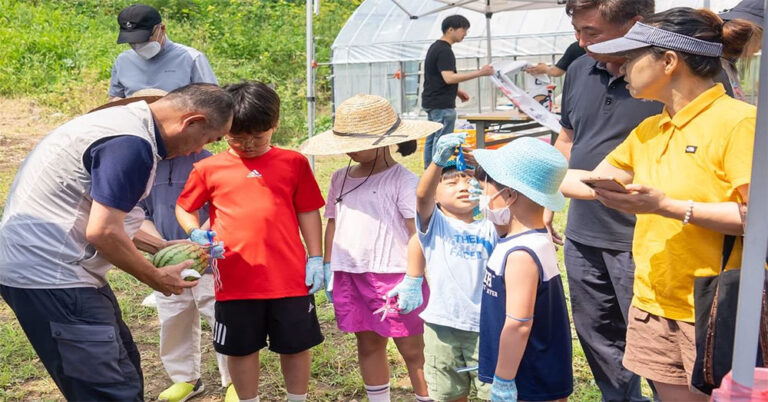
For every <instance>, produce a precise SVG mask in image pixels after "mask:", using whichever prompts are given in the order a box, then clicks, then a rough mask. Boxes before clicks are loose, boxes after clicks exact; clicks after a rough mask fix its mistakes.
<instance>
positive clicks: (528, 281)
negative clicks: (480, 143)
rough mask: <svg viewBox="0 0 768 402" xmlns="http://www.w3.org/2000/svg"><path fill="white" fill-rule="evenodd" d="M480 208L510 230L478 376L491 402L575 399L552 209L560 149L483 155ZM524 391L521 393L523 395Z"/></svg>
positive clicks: (489, 306)
mask: <svg viewBox="0 0 768 402" xmlns="http://www.w3.org/2000/svg"><path fill="white" fill-rule="evenodd" d="M474 157H475V160H476V161H477V163H478V165H479V167H478V169H477V171H476V172H475V177H476V178H477V180H479V182H480V186H481V188H482V195H481V196H480V208H481V209H482V210H483V212H484V213H485V216H486V217H487V218H488V219H489V220H491V221H492V222H493V223H495V224H496V225H498V226H506V228H507V230H506V235H505V236H502V237H501V238H500V239H499V241H498V243H497V244H496V248H495V249H494V250H493V254H491V257H490V259H489V260H488V264H487V266H486V269H485V277H484V279H483V299H482V302H481V312H480V359H479V365H480V366H479V373H478V377H479V378H480V380H481V381H483V382H488V383H493V384H492V387H491V401H516V400H517V398H518V392H519V397H520V399H521V400H526V401H543V400H558V399H563V398H567V397H568V395H570V394H571V393H572V392H573V369H572V363H571V352H572V350H571V328H570V324H569V322H568V310H567V308H566V303H565V294H564V293H563V284H562V281H561V279H560V269H559V267H558V262H557V254H556V252H555V246H554V244H553V243H552V240H551V238H550V236H549V234H548V232H547V229H546V227H545V226H544V222H543V213H544V208H548V209H550V210H553V211H559V210H561V209H563V207H564V206H565V198H564V197H563V195H562V194H560V192H559V190H558V189H559V187H560V183H561V182H562V181H563V178H564V177H565V174H566V172H567V170H568V162H567V161H566V160H565V158H564V157H563V155H562V154H561V153H560V152H558V151H557V150H556V149H555V148H554V147H552V146H550V145H548V144H546V143H544V142H542V141H540V140H537V139H533V138H521V139H518V140H515V141H513V142H512V143H510V144H507V145H505V146H503V147H501V148H499V149H498V150H482V149H481V150H476V151H474ZM518 390H519V391H518Z"/></svg>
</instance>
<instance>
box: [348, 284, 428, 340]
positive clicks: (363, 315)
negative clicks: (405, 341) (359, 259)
mask: <svg viewBox="0 0 768 402" xmlns="http://www.w3.org/2000/svg"><path fill="white" fill-rule="evenodd" d="M404 276H405V274H375V273H371V272H366V273H363V274H352V273H349V272H342V271H335V272H334V273H333V308H334V311H335V313H336V324H337V325H338V327H339V330H341V331H344V332H363V331H373V332H376V333H377V334H379V335H381V336H383V337H385V338H390V337H392V338H400V337H405V336H411V335H419V334H422V333H424V321H423V320H422V319H421V317H419V314H421V312H422V311H424V307H426V305H427V300H429V288H428V287H427V281H424V284H423V285H422V288H421V289H422V295H423V296H424V303H423V304H422V305H421V306H420V307H419V308H417V309H416V310H414V311H411V312H410V313H408V314H399V313H397V312H390V313H388V314H387V317H386V318H385V319H384V321H382V320H381V317H382V313H376V314H374V312H375V311H376V310H378V309H380V308H381V307H383V306H384V303H385V300H384V296H386V294H387V292H389V291H390V290H392V288H394V287H395V286H396V285H397V284H398V283H400V281H402V280H403V277H404ZM392 300H394V299H390V301H392ZM393 304H395V303H394V302H393ZM395 305H396V304H395Z"/></svg>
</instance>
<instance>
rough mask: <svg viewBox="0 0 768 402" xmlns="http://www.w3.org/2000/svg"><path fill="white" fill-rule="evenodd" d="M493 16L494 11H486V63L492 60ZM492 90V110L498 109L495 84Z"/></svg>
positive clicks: (489, 92)
mask: <svg viewBox="0 0 768 402" xmlns="http://www.w3.org/2000/svg"><path fill="white" fill-rule="evenodd" d="M487 2H488V9H490V3H491V0H487ZM492 16H493V13H492V12H486V13H485V34H486V37H487V38H486V39H487V44H488V48H487V49H486V51H487V52H488V53H486V56H487V57H486V64H491V61H492V55H493V53H491V17H492ZM490 88H491V89H490V91H488V94H489V95H490V96H491V103H490V105H491V112H493V111H496V88H494V87H493V85H491V86H490Z"/></svg>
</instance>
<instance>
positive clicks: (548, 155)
mask: <svg viewBox="0 0 768 402" xmlns="http://www.w3.org/2000/svg"><path fill="white" fill-rule="evenodd" d="M472 155H473V156H474V157H475V160H476V161H477V164H478V165H480V166H481V167H482V168H483V170H485V172H486V173H488V175H489V176H491V178H492V179H493V180H495V181H496V182H498V183H501V184H503V185H505V186H507V187H510V188H512V189H513V190H517V191H519V192H521V193H523V194H524V195H525V196H526V197H528V198H529V199H531V201H533V202H535V203H537V204H539V205H541V206H544V207H546V208H549V209H550V210H552V211H559V210H561V209H563V208H564V207H565V197H563V194H561V193H560V183H562V182H563V178H565V174H566V173H567V172H568V161H567V160H566V159H565V157H564V156H563V154H561V153H560V151H558V150H557V149H555V147H553V146H551V145H549V144H547V143H545V142H544V141H541V140H537V139H535V138H530V137H526V138H520V139H518V140H514V141H512V142H510V143H509V144H506V145H504V146H503V147H501V148H499V149H495V150H489V149H478V150H475V151H474V152H473V153H472Z"/></svg>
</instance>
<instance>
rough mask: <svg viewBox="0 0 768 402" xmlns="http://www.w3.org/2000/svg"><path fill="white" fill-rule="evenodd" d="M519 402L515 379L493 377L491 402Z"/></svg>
mask: <svg viewBox="0 0 768 402" xmlns="http://www.w3.org/2000/svg"><path fill="white" fill-rule="evenodd" d="M510 401H511V402H517V385H516V384H515V379H514V378H513V379H511V380H505V379H503V378H500V377H499V376H497V375H494V376H493V385H491V402H510Z"/></svg>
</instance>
